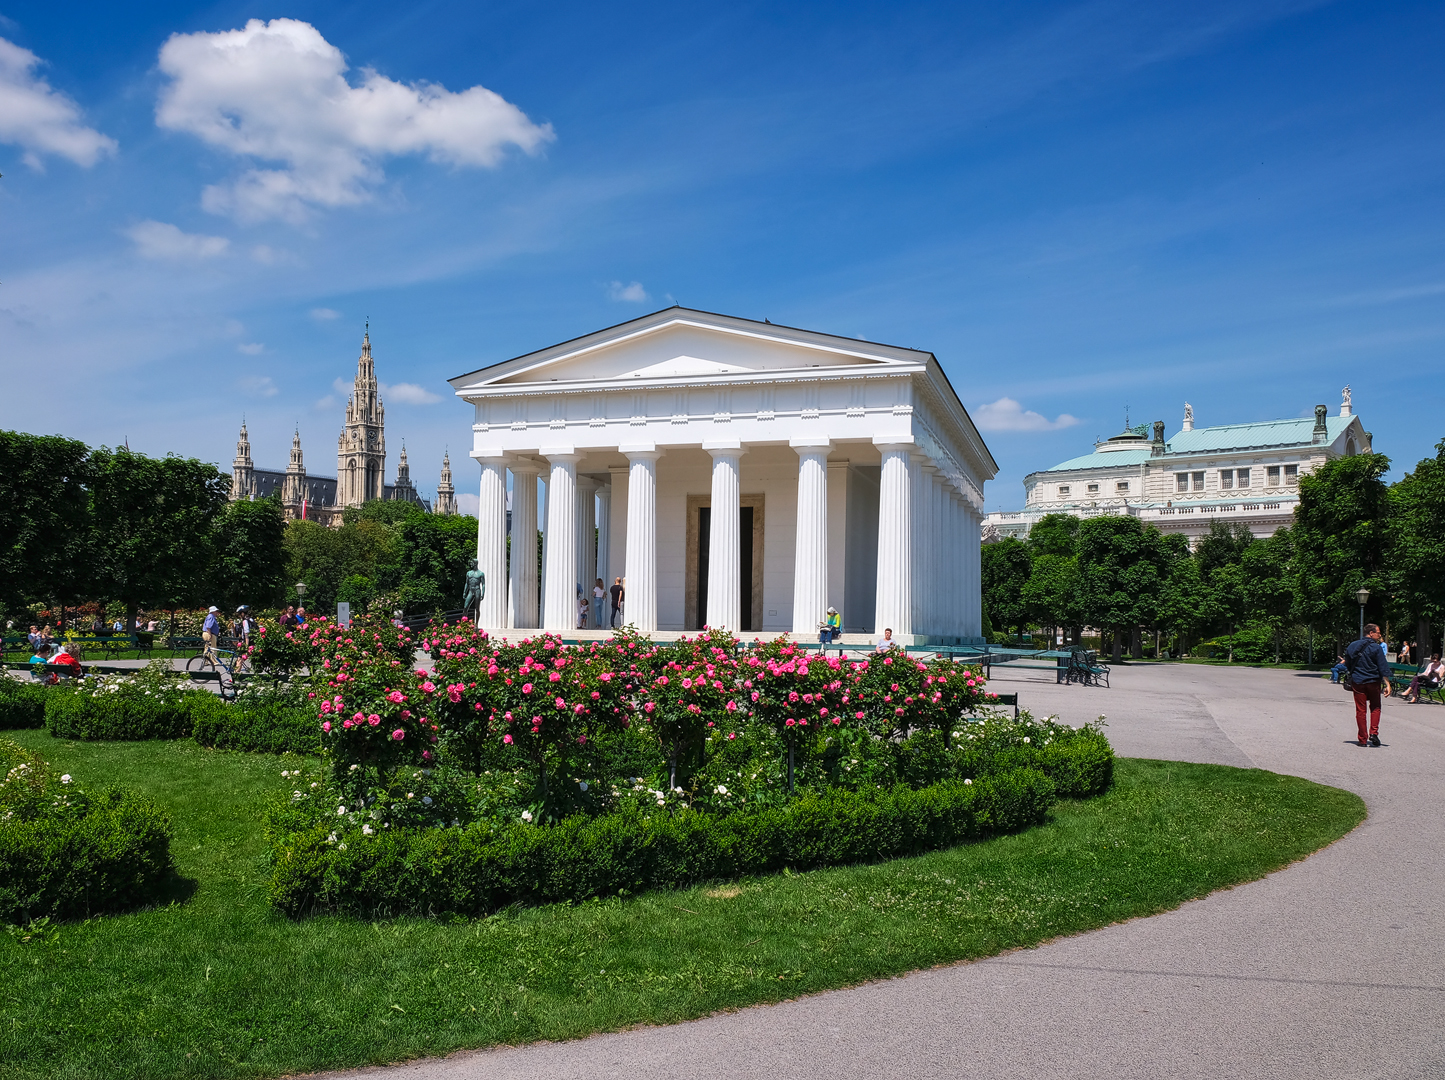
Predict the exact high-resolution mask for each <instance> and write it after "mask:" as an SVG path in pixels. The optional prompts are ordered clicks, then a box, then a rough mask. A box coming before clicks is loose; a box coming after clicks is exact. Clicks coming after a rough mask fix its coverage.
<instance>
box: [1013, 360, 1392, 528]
mask: <svg viewBox="0 0 1445 1080" xmlns="http://www.w3.org/2000/svg"><path fill="white" fill-rule="evenodd" d="M1148 431H1149V425H1146V424H1141V425H1139V427H1137V428H1129V429H1126V430H1125V431H1123V432H1121V433H1120V434H1118V435H1115V436H1114V437H1113V438H1111V439H1106V440H1104V441H1103V442H1101V443H1098V444H1097V445H1096V446H1095V447H1094V450H1093V452H1092V453H1089V454H1084V455H1083V456H1081V457H1075V458H1070V459H1069V460H1068V461H1062V462H1060V463H1059V464H1057V465H1055V466H1053V467H1052V468H1048V469H1043V470H1041V471H1039V472H1034V473H1030V474H1029V475H1028V476H1027V477H1025V478H1024V489H1025V491H1026V493H1027V494H1026V497H1025V500H1024V508H1023V510H1021V511H1019V510H1013V511H1003V512H999V511H994V512H993V513H991V514H989V515H988V517H987V519H986V521H985V526H984V529H985V537H984V539H985V542H990V541H992V540H995V539H1002V538H1003V537H1006V536H1013V537H1018V538H1020V539H1022V538H1023V537H1025V536H1027V535H1028V533H1029V530H1030V529H1031V528H1033V526H1034V523H1035V522H1037V521H1038V520H1039V519H1040V518H1041V517H1043V516H1044V515H1045V514H1059V513H1064V514H1073V515H1074V516H1076V517H1096V516H1098V515H1100V514H1128V515H1131V516H1133V517H1137V518H1140V519H1141V520H1143V521H1145V522H1147V523H1148V524H1150V525H1154V526H1157V527H1158V528H1159V530H1160V531H1162V532H1166V533H1169V532H1177V533H1182V534H1183V535H1184V536H1185V537H1186V538H1187V539H1188V540H1189V543H1190V545H1191V546H1193V545H1195V544H1197V543H1198V542H1199V541H1200V539H1202V538H1203V537H1204V536H1205V535H1206V534H1207V533H1208V532H1209V527H1210V522H1212V521H1216V520H1218V521H1226V522H1236V523H1238V524H1241V525H1244V526H1246V527H1247V528H1248V529H1249V530H1250V532H1251V533H1252V534H1253V535H1255V536H1256V537H1261V538H1263V537H1266V536H1272V535H1273V534H1274V532H1275V530H1277V529H1279V528H1281V527H1284V526H1287V525H1291V524H1293V522H1294V511H1295V507H1296V506H1298V505H1299V479H1300V477H1301V476H1304V475H1306V474H1307V473H1309V472H1311V471H1313V470H1314V469H1317V468H1319V467H1320V466H1321V465H1323V464H1324V463H1325V462H1326V461H1330V460H1332V459H1334V458H1338V457H1351V456H1353V455H1355V454H1358V453H1366V454H1367V453H1371V452H1372V445H1371V435H1370V433H1369V432H1368V431H1366V430H1365V429H1364V426H1363V425H1362V424H1361V423H1360V418H1359V417H1358V416H1357V415H1355V411H1354V408H1353V406H1352V404H1351V401H1350V388H1349V387H1348V386H1347V387H1345V388H1344V391H1343V397H1342V401H1341V403H1340V411H1339V414H1338V415H1336V416H1330V415H1329V408H1328V407H1327V406H1325V405H1316V406H1315V410H1314V417H1313V419H1311V418H1309V417H1291V418H1288V419H1282V420H1259V421H1254V422H1251V423H1245V424H1220V425H1217V426H1214V427H1196V426H1195V424H1194V410H1193V408H1191V407H1190V406H1189V405H1188V404H1185V406H1184V421H1183V423H1182V425H1181V426H1180V429H1179V431H1178V432H1176V433H1175V434H1174V435H1173V436H1172V437H1169V438H1165V435H1164V422H1163V421H1162V420H1156V421H1155V422H1154V424H1153V437H1152V439H1151V438H1150V435H1149V434H1147V432H1148Z"/></svg>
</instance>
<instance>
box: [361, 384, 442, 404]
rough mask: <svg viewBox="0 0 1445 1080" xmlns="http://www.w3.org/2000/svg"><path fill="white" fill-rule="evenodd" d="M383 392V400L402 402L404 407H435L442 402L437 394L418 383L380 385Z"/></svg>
mask: <svg viewBox="0 0 1445 1080" xmlns="http://www.w3.org/2000/svg"><path fill="white" fill-rule="evenodd" d="M377 385H378V388H379V389H380V390H381V394H382V400H384V401H385V400H391V401H400V402H401V403H402V404H403V405H435V404H436V403H437V402H438V401H440V400H441V397H440V396H438V395H437V394H433V393H432V392H431V391H430V390H427V389H424V388H423V387H420V386H418V385H417V384H416V383H409V382H403V383H396V384H395V385H392V386H388V385H387V384H386V383H378V384H377Z"/></svg>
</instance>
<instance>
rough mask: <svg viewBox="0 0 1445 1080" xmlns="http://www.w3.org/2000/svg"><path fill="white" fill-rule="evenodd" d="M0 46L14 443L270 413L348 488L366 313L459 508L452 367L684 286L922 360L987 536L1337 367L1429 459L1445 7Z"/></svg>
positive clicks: (1441, 307) (564, 21)
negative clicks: (1159, 428)
mask: <svg viewBox="0 0 1445 1080" xmlns="http://www.w3.org/2000/svg"><path fill="white" fill-rule="evenodd" d="M0 3H3V0H0ZM252 19H259V20H263V24H262V25H260V26H257V27H253V28H252V29H251V30H249V31H248V30H247V29H246V27H247V23H248V20H252ZM277 19H285V20H292V21H291V22H288V23H284V24H279V23H270V22H269V21H270V20H277ZM0 39H3V42H0V173H3V174H4V178H3V180H0V375H3V380H4V391H3V393H0V426H4V427H14V428H20V429H23V430H28V431H36V432H46V433H50V432H58V433H63V434H67V435H71V436H75V437H78V438H82V439H85V440H87V441H89V442H92V443H106V444H116V443H119V442H121V441H122V440H124V439H129V442H130V445H131V446H132V447H133V448H136V449H141V450H144V451H146V452H148V453H157V454H160V453H165V452H166V451H172V450H173V451H177V452H180V453H184V454H187V455H195V456H199V457H202V458H204V459H207V460H212V461H216V462H219V463H221V464H222V465H223V467H228V466H229V462H230V459H231V456H232V453H233V451H234V445H235V437H236V429H237V427H238V425H239V423H240V420H241V416H242V414H244V415H245V416H246V418H247V420H248V423H249V426H250V430H251V440H252V446H253V452H254V454H255V457H256V459H257V462H258V464H262V465H267V466H271V467H278V468H279V467H284V465H285V461H286V454H287V449H288V447H289V444H290V434H291V430H292V427H293V425H297V424H299V425H300V428H301V433H302V439H303V446H304V448H305V449H306V452H307V464H308V467H309V469H310V470H311V471H313V472H316V473H319V474H324V473H329V472H331V471H332V470H333V469H334V465H335V457H334V446H335V443H334V439H335V437H336V434H337V433H338V432H339V430H340V427H341V423H342V407H343V405H344V400H345V399H344V394H342V393H339V392H338V389H337V387H336V385H335V381H336V380H337V379H338V378H339V379H340V380H342V383H343V385H344V384H346V383H349V382H350V380H351V377H352V374H353V372H354V370H355V359H356V354H357V351H358V346H359V343H360V336H361V328H362V323H363V320H364V319H366V318H367V317H369V318H370V320H371V326H372V339H373V343H374V346H375V355H376V360H377V372H378V377H379V378H380V379H381V381H382V382H383V383H384V384H386V385H387V386H388V387H390V388H391V389H389V390H388V391H384V392H383V398H384V400H385V401H386V403H387V421H388V423H387V428H388V436H389V449H390V450H391V456H390V459H389V461H388V473H389V478H390V474H392V473H393V472H394V468H395V456H396V450H397V449H399V448H400V445H401V443H402V441H403V440H405V442H406V445H407V447H408V451H409V455H410V458H411V462H412V471H413V476H414V478H415V479H416V481H417V482H418V485H419V486H420V487H421V488H422V489H423V490H424V491H425V492H427V493H430V491H431V490H432V489H434V487H435V484H436V474H437V470H438V467H439V463H440V459H441V454H442V450H443V447H444V446H448V445H449V446H450V447H451V449H452V450H453V452H454V454H453V456H454V464H456V465H457V469H456V472H457V481H458V486H459V487H460V488H461V490H462V491H464V492H470V491H471V490H473V488H474V485H475V468H474V467H473V466H472V465H471V464H470V463H469V462H467V461H466V459H465V449H466V447H467V445H468V443H469V437H470V432H469V425H470V417H469V414H468V410H467V408H466V407H465V406H464V405H462V404H460V403H458V402H456V401H455V400H453V399H451V398H449V397H448V396H447V391H448V388H447V387H446V386H445V383H444V380H445V379H446V378H448V377H450V376H453V375H457V374H460V373H462V372H465V371H470V370H473V369H475V368H478V367H481V366H484V365H485V364H488V363H492V362H495V361H497V360H501V359H505V358H507V357H510V356H513V355H517V354H520V353H523V352H527V351H530V350H532V349H535V348H540V347H542V346H545V345H548V344H551V343H553V342H555V341H560V340H564V339H567V338H570V337H573V336H576V335H578V334H582V333H586V332H588V331H590V330H594V329H597V328H599V327H602V326H607V325H611V324H613V323H616V322H620V321H623V320H624V319H627V318H629V317H632V316H634V315H639V314H642V313H644V312H646V311H650V310H653V309H655V308H658V307H663V306H666V305H668V304H671V303H672V302H674V301H676V302H679V303H682V304H684V305H687V306H691V307H699V308H704V309H708V310H713V311H721V312H727V313H730V314H736V315H741V316H745V317H750V318H758V319H762V318H765V317H766V318H770V319H772V320H773V321H774V322H779V323H787V324H791V325H794V326H802V327H808V328H810V329H816V330H822V331H828V332H833V333H839V334H846V335H850V336H861V337H866V338H869V339H871V340H876V341H884V342H890V343H895V344H900V345H908V346H914V347H918V348H926V349H929V350H932V351H933V352H934V353H936V354H937V355H938V357H939V359H940V361H941V362H942V363H943V365H944V367H945V368H946V370H947V371H948V373H949V376H950V378H951V379H952V380H953V383H954V386H955V388H956V389H957V390H958V391H959V394H960V396H961V397H962V399H963V401H964V404H965V405H966V406H968V408H969V409H970V411H971V412H972V413H973V414H974V416H975V418H976V420H978V421H979V423H980V426H981V427H983V428H984V429H985V437H986V438H987V440H988V443H989V446H990V448H991V449H992V450H993V452H994V456H995V457H996V458H997V460H998V461H999V464H1000V467H1001V471H1000V474H999V477H998V479H997V480H996V481H994V482H993V483H991V484H990V485H989V487H988V501H989V507H990V508H991V509H1006V508H1010V507H1016V506H1018V505H1021V503H1022V500H1023V491H1022V487H1021V484H1020V481H1021V480H1022V478H1023V476H1024V475H1025V474H1026V473H1028V472H1029V471H1031V470H1033V469H1036V468H1044V467H1047V466H1048V465H1051V464H1053V463H1054V462H1056V461H1059V460H1062V459H1064V458H1068V457H1071V456H1074V455H1076V454H1078V453H1082V452H1086V451H1087V449H1088V447H1089V445H1090V444H1091V443H1092V442H1093V440H1094V439H1095V438H1097V437H1106V436H1108V435H1110V434H1113V433H1115V432H1116V431H1117V430H1118V429H1119V428H1120V427H1121V426H1122V424H1123V418H1124V412H1125V408H1126V406H1127V408H1128V409H1129V414H1130V417H1131V419H1132V420H1133V421H1134V422H1136V423H1137V422H1140V421H1149V420H1154V419H1163V420H1165V421H1166V422H1167V423H1168V426H1169V430H1170V431H1171V432H1172V431H1174V430H1176V429H1177V427H1178V422H1179V418H1180V417H1181V416H1182V412H1183V404H1184V402H1185V401H1186V400H1188V401H1190V402H1191V403H1192V404H1193V406H1194V410H1195V414H1196V416H1197V417H1198V419H1199V423H1201V424H1209V423H1228V422H1238V421H1246V420H1254V419H1264V418H1271V417H1276V416H1293V415H1308V414H1309V412H1310V410H1311V408H1312V406H1313V405H1314V404H1315V403H1316V402H1324V403H1327V404H1329V405H1330V406H1331V409H1332V411H1333V410H1334V409H1335V408H1336V407H1337V405H1338V402H1339V397H1340V388H1341V387H1342V386H1343V385H1344V384H1345V383H1350V384H1352V386H1353V388H1354V401H1355V407H1356V409H1357V411H1358V412H1359V413H1360V414H1361V417H1362V419H1363V420H1364V423H1365V426H1366V428H1367V429H1369V430H1371V431H1372V432H1373V433H1374V435H1375V445H1376V447H1377V449H1379V450H1381V451H1382V452H1384V453H1387V454H1389V455H1390V456H1391V457H1392V458H1393V459H1394V460H1395V462H1396V463H1397V468H1396V472H1395V475H1397V476H1398V475H1400V473H1401V472H1402V471H1403V469H1406V468H1409V467H1410V466H1412V465H1413V463H1414V462H1415V461H1417V460H1418V459H1420V458H1421V457H1424V456H1426V455H1428V454H1430V453H1432V448H1433V445H1434V444H1435V442H1436V441H1438V440H1439V439H1440V438H1441V437H1442V436H1445V419H1442V416H1445V412H1442V404H1445V393H1442V392H1441V389H1440V387H1441V385H1442V380H1445V363H1442V360H1441V350H1442V343H1445V245H1442V239H1445V237H1442V233H1445V213H1442V210H1445V205H1442V204H1445V186H1442V181H1445V141H1442V131H1445V124H1442V120H1445V99H1442V97H1445V95H1442V91H1445V80H1442V77H1441V73H1440V62H1439V57H1440V56H1441V55H1442V53H1445V48H1442V46H1445V8H1442V7H1441V6H1439V5H1427V4H1417V5H1412V4H1389V3H1379V2H1375V3H1368V4H1366V3H1334V4H1324V3H1306V2H1272V0H1250V2H1240V3H1235V2H1229V0H1226V2H1220V3H1213V4H1172V5H1171V4H1162V3H1158V2H1145V3H1122V2H1118V3H1108V2H1101V3H1083V4H1070V3H1034V4H1009V5H1000V4H961V3H947V4H937V5H927V4H900V3H890V4H877V5H872V6H865V5H847V4H838V3H834V4H820V5H807V4H800V3H791V4H786V5H782V4H779V5H770V6H769V5H757V4H738V3H734V4H728V5H718V4H707V5H687V4H677V3H673V4H667V5H662V4H658V5H653V6H650V5H640V4H639V5H631V6H623V7H616V6H611V5H596V4H567V3H560V4H552V5H546V6H543V5H534V4H516V3H511V4H490V5H489V4H476V3H468V4H461V3H442V2H434V3H413V4H409V5H404V6H403V5H396V4H372V3H352V4H346V5H336V4H326V3H309V2H308V3H293V4H290V5H287V6H285V7H281V8H275V7H271V8H255V7H245V6H238V5H232V4H216V5H211V6H185V5H160V4H153V5H143V4H141V5H114V4H105V5H102V4H63V5H57V4H53V3H51V4H40V3H19V4H14V3H11V4H9V5H8V6H0ZM457 459H460V460H459V461H458V460H457Z"/></svg>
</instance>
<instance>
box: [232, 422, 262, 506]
mask: <svg viewBox="0 0 1445 1080" xmlns="http://www.w3.org/2000/svg"><path fill="white" fill-rule="evenodd" d="M255 497H256V467H255V466H254V465H253V464H252V463H251V438H250V436H249V435H247V434H246V422H245V421H244V420H242V421H241V437H240V438H239V439H237V440H236V459H235V460H234V461H232V462H231V501H232V502H242V501H244V500H249V499H254V498H255Z"/></svg>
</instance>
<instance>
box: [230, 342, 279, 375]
mask: <svg viewBox="0 0 1445 1080" xmlns="http://www.w3.org/2000/svg"><path fill="white" fill-rule="evenodd" d="M236 351H237V352H243V353H245V354H246V355H247V356H260V355H261V354H262V353H263V352H265V351H266V346H265V345H262V344H261V343H260V342H259V341H248V342H245V343H244V344H241V345H237V346H236ZM265 381H266V382H270V381H271V380H270V379H266V380H265Z"/></svg>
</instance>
